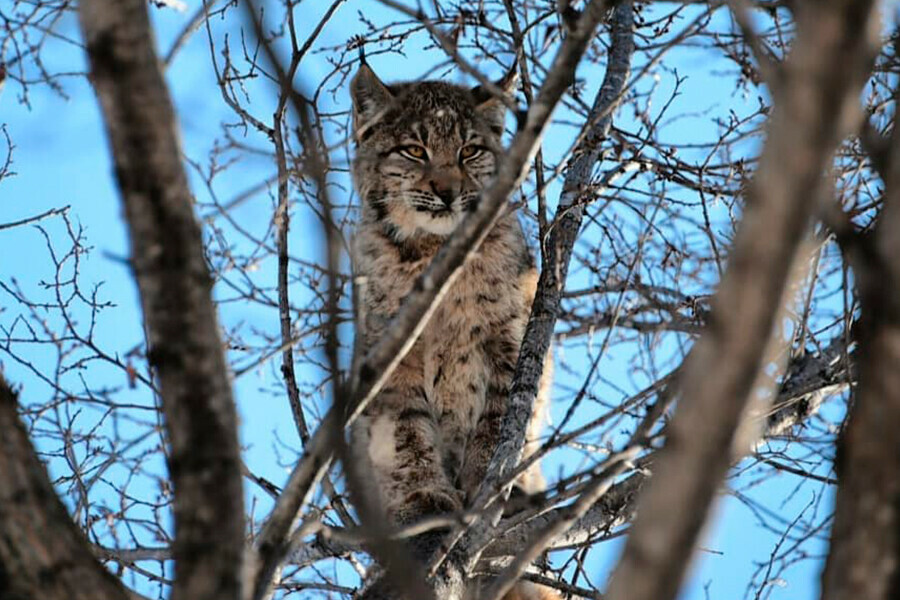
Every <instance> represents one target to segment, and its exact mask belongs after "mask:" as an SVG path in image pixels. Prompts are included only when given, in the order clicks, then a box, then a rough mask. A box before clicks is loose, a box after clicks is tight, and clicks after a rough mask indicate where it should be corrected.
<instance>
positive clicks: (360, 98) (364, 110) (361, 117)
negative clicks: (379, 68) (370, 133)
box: [350, 63, 394, 139]
mask: <svg viewBox="0 0 900 600" xmlns="http://www.w3.org/2000/svg"><path fill="white" fill-rule="evenodd" d="M350 95H351V97H352V98H353V131H354V134H355V135H356V137H357V139H359V136H360V133H361V131H362V129H363V128H365V127H366V126H367V125H369V124H370V121H372V119H373V118H374V117H375V116H376V115H378V113H380V112H381V111H382V110H384V109H385V108H386V107H387V105H388V104H389V103H390V101H391V100H393V98H394V95H393V94H391V90H390V89H388V86H386V85H385V84H384V83H382V81H381V80H380V79H378V75H376V74H375V71H373V70H372V68H371V67H370V66H369V65H368V64H366V63H362V64H361V65H360V67H359V71H357V72H356V75H355V76H354V77H353V81H352V82H351V83H350Z"/></svg>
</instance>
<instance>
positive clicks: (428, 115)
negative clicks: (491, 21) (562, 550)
mask: <svg viewBox="0 0 900 600" xmlns="http://www.w3.org/2000/svg"><path fill="white" fill-rule="evenodd" d="M352 94H353V109H354V113H353V120H354V137H355V141H356V144H357V149H356V156H355V158H354V161H353V178H354V182H355V185H356V190H357V192H358V194H359V197H360V201H361V205H362V206H361V217H360V221H359V225H358V228H357V231H356V235H355V238H354V245H353V268H354V273H355V276H356V277H357V280H358V281H359V282H360V285H359V293H360V300H361V301H360V302H359V306H360V307H361V313H362V314H361V323H359V334H360V335H361V336H362V339H363V342H364V346H366V347H368V346H369V345H370V344H372V343H374V342H375V341H376V340H377V339H378V338H379V337H380V336H381V335H382V334H383V333H384V331H385V328H386V327H387V325H388V323H389V322H390V319H391V317H392V316H393V315H394V314H396V312H397V311H398V309H399V308H400V306H401V304H402V302H403V299H404V298H405V297H406V296H407V295H409V294H410V293H411V292H412V289H413V284H414V282H415V281H416V278H417V277H418V276H419V274H421V273H422V271H423V270H424V269H425V268H426V267H427V266H428V264H429V262H430V261H431V259H432V258H433V257H434V255H435V253H436V251H437V249H438V248H439V247H440V246H441V244H442V243H443V241H444V240H445V239H446V237H447V236H449V235H450V234H451V233H452V232H453V230H454V229H455V228H456V226H457V225H458V224H459V222H460V221H461V220H462V219H463V217H464V216H465V214H466V212H467V211H469V210H473V209H474V208H475V206H476V203H477V201H478V196H479V192H480V190H481V189H482V188H483V187H484V186H485V184H486V183H487V182H488V180H489V179H490V178H491V176H492V175H493V174H494V172H495V168H496V164H497V158H498V156H500V154H501V153H502V151H503V149H502V146H501V141H500V136H501V134H502V132H503V122H504V118H505V106H504V104H503V102H502V101H501V100H500V99H498V98H492V97H489V96H487V95H484V94H482V93H481V92H480V90H479V88H475V89H468V88H464V87H460V86H456V85H452V84H449V83H444V82H440V81H424V82H417V83H399V84H393V85H386V84H384V83H382V82H381V81H380V80H379V79H378V77H377V76H376V75H375V74H374V73H373V72H372V70H371V69H370V68H369V67H368V66H366V65H363V66H362V67H361V68H360V70H359V72H358V73H357V75H356V77H355V78H354V80H353V83H352ZM536 280H537V277H536V270H535V266H534V261H533V259H532V257H531V254H530V252H529V250H528V247H527V245H526V242H525V238H524V235H523V233H522V228H521V225H520V224H519V222H518V219H517V217H516V215H515V213H514V212H512V211H511V210H509V211H507V212H506V213H505V214H504V215H503V217H502V218H501V219H500V221H499V222H498V223H497V225H496V226H495V227H494V229H493V230H492V231H491V233H490V234H489V235H488V237H487V239H485V241H484V243H483V244H482V245H481V248H480V249H479V251H478V252H477V253H476V254H475V255H474V256H473V257H471V258H470V259H469V260H468V261H467V262H466V264H465V265H464V266H463V268H462V272H461V274H460V275H459V276H458V278H457V280H456V281H455V282H454V284H453V286H452V287H451V288H450V290H449V292H448V293H447V294H446V296H445V297H444V298H443V300H442V301H441V303H440V305H439V306H438V307H437V309H436V312H435V314H434V315H433V316H432V318H431V320H430V321H429V324H428V325H427V326H426V328H425V330H424V331H423V332H422V334H421V335H420V336H419V339H418V340H417V341H416V343H415V345H414V347H413V348H412V350H411V351H410V352H409V353H408V354H407V355H406V357H405V358H404V359H403V361H402V362H401V364H400V365H399V367H398V368H397V369H396V371H395V372H394V373H393V375H392V376H391V378H390V380H389V381H388V382H387V384H386V385H385V387H384V389H383V390H382V391H381V393H380V394H379V395H378V396H377V397H376V398H375V399H374V400H373V401H372V402H371V403H370V405H369V406H368V408H367V409H366V410H365V412H364V414H363V415H362V417H361V418H360V419H359V420H358V421H357V423H356V425H355V426H354V428H353V436H352V437H353V442H352V443H353V448H354V452H355V453H356V455H357V456H358V457H359V460H362V461H365V464H366V465H368V466H369V467H370V468H369V469H367V470H366V472H369V473H371V477H372V483H373V484H374V491H375V493H377V494H378V495H379V496H380V497H381V500H382V503H383V505H384V506H385V507H386V509H387V512H388V514H389V516H390V517H391V518H392V519H393V520H394V521H395V522H397V523H409V522H412V521H414V520H416V519H419V518H421V517H423V516H427V515H433V514H439V513H445V512H449V511H457V510H460V509H461V508H463V506H464V504H465V502H466V501H467V500H469V499H471V497H472V495H473V494H474V492H475V491H476V490H477V488H478V486H479V484H480V483H481V481H482V479H483V477H484V474H485V470H486V468H487V464H488V461H489V460H490V458H491V455H492V454H493V451H494V448H495V444H496V442H497V440H498V438H499V430H500V423H501V420H502V418H503V415H504V413H505V412H506V407H507V401H508V395H509V385H510V381H511V379H512V375H513V370H514V369H515V365H516V360H517V358H518V352H519V346H520V344H521V341H522V337H523V335H524V330H525V325H526V322H527V319H528V313H529V310H530V305H531V301H532V298H533V297H534V291H535V286H536ZM535 414H536V415H538V417H537V418H536V419H534V423H533V426H532V427H531V428H530V431H529V440H531V442H532V443H533V441H534V439H535V438H536V436H537V434H538V429H539V427H540V416H541V415H542V414H543V410H542V408H541V407H539V408H538V410H536V411H535ZM519 485H520V486H521V487H522V488H523V490H524V491H528V492H533V491H537V488H539V487H541V486H542V481H541V478H540V474H539V469H538V468H537V467H535V468H533V469H531V470H530V471H529V472H527V473H525V474H524V475H523V476H522V478H521V480H520V481H519ZM523 593H524V592H523ZM535 593H537V592H535ZM532 596H533V595H532ZM532 596H528V595H527V594H526V595H520V597H521V598H530V597H532ZM534 597H535V598H536V597H538V596H534ZM511 598H512V596H511Z"/></svg>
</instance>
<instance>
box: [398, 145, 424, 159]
mask: <svg viewBox="0 0 900 600" xmlns="http://www.w3.org/2000/svg"><path fill="white" fill-rule="evenodd" d="M398 151H399V152H400V154H402V155H403V156H405V157H407V158H411V159H413V160H424V159H425V158H426V157H427V156H428V152H427V151H426V150H425V148H423V147H422V146H415V145H409V146H402V147H400V148H399V149H398Z"/></svg>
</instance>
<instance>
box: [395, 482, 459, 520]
mask: <svg viewBox="0 0 900 600" xmlns="http://www.w3.org/2000/svg"><path fill="white" fill-rule="evenodd" d="M459 510H462V502H461V500H460V498H459V497H458V496H457V494H456V493H454V492H452V491H450V490H447V491H445V490H441V489H436V488H431V489H427V488H426V489H422V490H416V491H414V492H412V493H410V494H407V496H406V498H404V499H403V506H402V507H401V508H400V510H399V511H398V514H399V515H400V516H401V518H400V519H399V520H400V521H401V522H406V523H409V522H412V521H414V520H416V519H419V518H421V517H428V516H434V515H442V514H446V513H452V512H457V511H459Z"/></svg>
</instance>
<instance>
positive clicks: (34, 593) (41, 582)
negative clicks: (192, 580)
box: [0, 377, 129, 600]
mask: <svg viewBox="0 0 900 600" xmlns="http://www.w3.org/2000/svg"><path fill="white" fill-rule="evenodd" d="M0 598H2V599H3V600H32V599H35V598H39V599H40V600H126V599H128V598H129V594H128V592H127V591H126V590H125V588H124V587H123V586H122V584H121V583H120V582H119V581H118V580H117V579H116V578H115V577H114V576H113V575H112V574H111V573H110V572H109V571H107V570H106V569H104V568H103V567H102V566H101V565H100V563H99V562H97V560H96V559H94V556H93V554H92V553H91V547H90V545H89V544H88V543H87V540H86V539H84V536H83V535H82V533H81V531H79V530H78V528H77V527H76V526H75V523H73V522H72V519H71V518H70V517H69V514H68V513H67V512H66V508H65V507H64V506H63V504H62V502H60V500H59V497H58V496H57V495H56V492H55V491H54V489H53V486H52V485H50V480H49V479H48V478H47V473H46V471H45V470H44V465H42V464H41V461H40V460H38V458H37V455H35V453H34V449H33V448H32V447H31V443H30V442H29V440H28V434H27V433H26V432H25V428H24V427H23V426H22V423H21V422H20V421H19V418H18V415H17V414H16V395H15V394H14V393H13V392H12V390H11V389H10V388H9V386H8V385H7V384H6V382H5V381H4V380H3V378H2V377H0Z"/></svg>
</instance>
